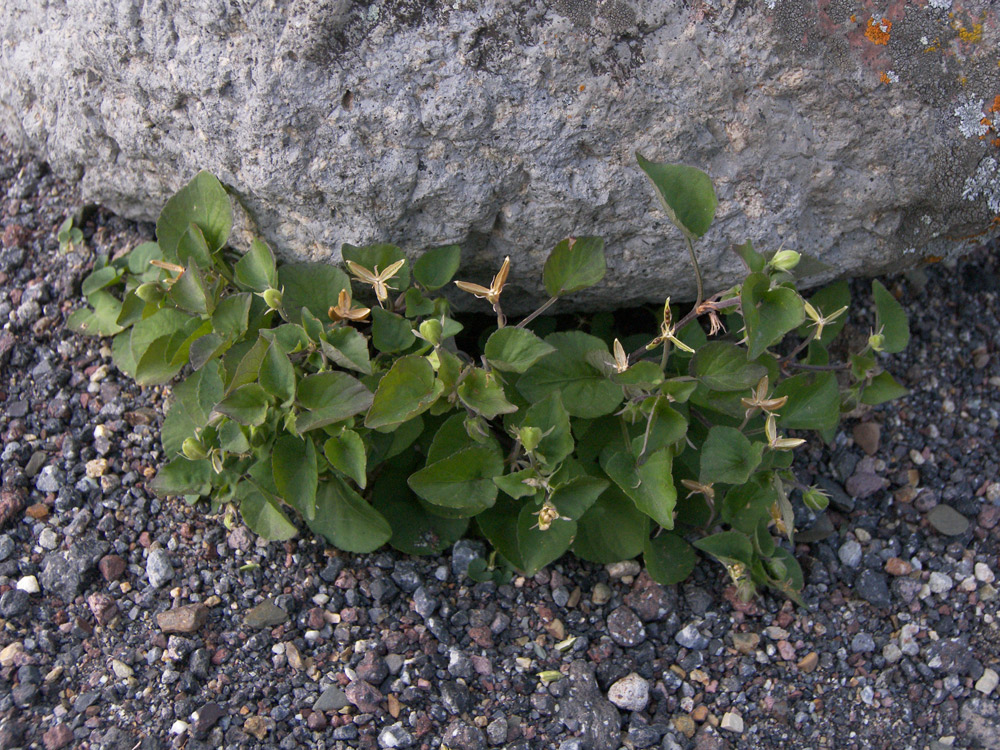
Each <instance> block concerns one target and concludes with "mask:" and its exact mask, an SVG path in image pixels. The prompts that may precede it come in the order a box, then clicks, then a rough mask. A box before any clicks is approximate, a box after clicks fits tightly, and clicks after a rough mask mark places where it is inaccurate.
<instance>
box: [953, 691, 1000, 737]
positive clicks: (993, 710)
mask: <svg viewBox="0 0 1000 750" xmlns="http://www.w3.org/2000/svg"><path fill="white" fill-rule="evenodd" d="M960 715H961V717H962V721H964V722H965V723H966V734H967V736H968V739H971V740H973V741H974V742H976V743H978V746H979V747H982V748H983V749H984V750H1000V703H997V702H996V701H994V700H990V699H989V698H980V697H975V698H970V699H969V700H967V701H965V703H963V704H962V710H961V712H960Z"/></svg>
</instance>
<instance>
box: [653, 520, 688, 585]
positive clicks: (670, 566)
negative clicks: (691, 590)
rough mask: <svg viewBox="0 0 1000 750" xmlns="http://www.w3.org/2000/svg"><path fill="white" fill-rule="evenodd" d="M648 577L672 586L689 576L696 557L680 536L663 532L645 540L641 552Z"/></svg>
mask: <svg viewBox="0 0 1000 750" xmlns="http://www.w3.org/2000/svg"><path fill="white" fill-rule="evenodd" d="M642 559H643V562H645V563H646V571H647V572H648V573H649V577H650V578H652V579H653V580H654V581H656V582H657V583H661V584H663V585H664V586H673V585H674V584H677V583H680V582H681V581H683V580H684V579H686V578H687V577H688V576H689V575H691V571H692V570H694V566H695V564H696V563H697V562H698V556H697V555H696V554H695V551H694V549H693V548H692V547H691V545H690V544H688V543H687V542H686V541H684V538H683V537H682V536H681V535H680V534H674V533H672V532H665V533H662V534H659V535H658V536H655V537H653V538H652V539H647V540H646V546H645V549H643V551H642Z"/></svg>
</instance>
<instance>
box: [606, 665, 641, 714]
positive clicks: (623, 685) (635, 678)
mask: <svg viewBox="0 0 1000 750" xmlns="http://www.w3.org/2000/svg"><path fill="white" fill-rule="evenodd" d="M608 700H610V701H611V702H612V703H614V704H615V705H616V706H618V708H621V709H624V710H626V711H642V710H644V709H645V708H646V704H648V703H649V683H648V682H646V680H645V679H643V678H642V676H640V675H638V674H636V673H635V672H631V673H629V674H627V675H625V676H624V677H622V678H621V679H620V680H618V681H617V682H616V683H615V684H614V685H612V686H611V689H610V690H608Z"/></svg>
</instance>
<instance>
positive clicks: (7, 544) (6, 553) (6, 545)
mask: <svg viewBox="0 0 1000 750" xmlns="http://www.w3.org/2000/svg"><path fill="white" fill-rule="evenodd" d="M13 552H14V540H13V539H11V538H10V537H9V536H8V535H7V534H4V535H3V536H0V562H3V561H4V560H6V559H7V558H8V557H10V556H11V554H12V553H13Z"/></svg>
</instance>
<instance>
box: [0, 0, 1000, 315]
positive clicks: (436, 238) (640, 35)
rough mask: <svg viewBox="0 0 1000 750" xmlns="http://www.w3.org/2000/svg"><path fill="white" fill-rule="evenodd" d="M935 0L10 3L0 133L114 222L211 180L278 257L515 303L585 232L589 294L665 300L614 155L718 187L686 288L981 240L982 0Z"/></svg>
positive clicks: (987, 131) (655, 226)
mask: <svg viewBox="0 0 1000 750" xmlns="http://www.w3.org/2000/svg"><path fill="white" fill-rule="evenodd" d="M716 5H718V7H717V8H716ZM950 5H951V4H950V3H941V2H931V3H926V4H919V5H912V4H908V5H907V6H906V7H905V8H904V7H903V6H902V5H901V4H900V5H899V7H897V4H893V5H892V6H891V10H889V11H886V13H887V15H886V16H885V18H884V19H883V18H882V17H881V16H879V17H878V18H876V17H873V16H870V15H869V13H868V12H864V13H861V12H857V13H856V14H855V15H853V16H852V15H851V14H852V13H855V10H853V9H852V7H849V5H848V4H843V3H834V4H832V5H830V6H829V7H828V5H827V4H820V5H819V6H818V7H817V5H816V4H815V3H809V2H803V1H802V0H777V1H775V0H770V1H769V2H763V3H722V4H713V5H711V6H705V7H703V6H702V4H699V3H691V4H687V5H684V6H679V7H678V6H674V5H672V4H665V3H662V2H659V1H658V0H635V2H629V3H625V2H620V1H615V2H595V0H557V1H556V2H551V3H541V2H537V0H518V1H517V2H513V3H467V2H463V3H416V2H412V0H391V1H390V2H387V3H384V4H382V5H371V4H370V3H350V2H346V1H345V0H329V1H328V2H322V3H309V2H284V3H256V4H231V3H220V2H212V1H210V0H195V1H193V2H187V1H185V2H181V0H168V1H167V2H161V3H141V2H138V1H137V0H126V2H121V3H106V4H100V5H99V6H97V7H94V8H88V11H87V12H86V13H81V12H77V11H75V10H74V9H73V6H72V4H71V3H69V2H67V0H57V1H56V2H53V3H47V4H44V5H43V4H39V3H37V2H34V1H33V0H8V1H7V2H5V3H4V4H3V6H2V10H0V129H2V130H3V132H5V133H6V134H8V136H9V137H11V139H12V140H13V141H14V143H15V145H17V146H18V147H21V148H32V149H34V150H36V151H38V152H40V153H42V154H43V155H44V157H45V158H46V159H47V160H48V161H49V162H50V163H51V164H52V166H53V168H54V169H55V170H56V172H58V173H60V174H62V175H73V176H76V175H82V193H83V195H84V197H85V198H86V199H88V200H95V201H99V202H102V203H104V204H106V205H108V206H110V207H112V208H113V209H114V210H116V211H118V212H120V213H122V214H124V215H127V216H131V217H141V218H144V219H150V218H154V217H155V216H156V214H157V212H158V211H159V208H160V207H161V206H162V204H163V202H164V200H165V199H166V198H167V197H168V195H169V194H171V193H172V192H173V191H174V190H175V189H177V188H178V187H180V185H181V184H183V183H184V182H186V181H187V180H188V179H190V178H191V177H192V176H194V174H195V173H196V172H197V171H198V170H199V169H203V168H204V169H209V170H211V171H213V172H215V173H217V174H218V175H219V177H220V178H221V179H222V180H223V181H224V182H225V183H227V184H229V185H231V186H232V188H233V190H234V191H235V194H236V195H237V196H239V198H240V200H241V202H242V203H243V204H244V205H245V206H246V207H247V209H248V211H249V213H250V215H251V216H252V217H253V219H254V220H255V222H256V224H257V225H258V226H259V227H260V230H261V231H262V232H263V234H264V236H265V237H266V239H267V240H269V241H270V242H271V243H272V244H273V245H274V246H275V247H276V248H278V249H279V250H280V251H281V252H282V254H284V255H286V256H297V257H300V258H304V257H311V258H337V257H339V249H340V246H341V243H343V242H350V243H353V244H364V243H367V242H371V241H391V242H398V243H400V244H403V245H405V246H406V247H407V248H408V249H411V250H418V249H421V248H424V247H427V246H430V245H434V244H440V243H444V242H459V243H461V244H462V245H463V246H464V247H465V248H466V249H467V251H471V252H472V253H473V254H474V255H475V256H476V260H475V261H474V262H472V263H470V264H469V270H470V271H472V272H474V273H473V275H474V276H475V277H476V278H479V279H486V280H488V276H489V275H490V274H492V273H494V272H495V270H496V268H497V267H499V260H500V259H501V258H502V257H503V256H504V255H506V254H510V255H512V256H514V258H515V266H514V270H513V272H512V276H511V286H512V287H521V288H522V290H523V291H525V292H528V293H530V294H532V295H534V296H536V297H537V296H540V292H541V285H540V276H541V274H540V273H539V271H540V269H541V266H542V263H543V261H544V258H545V254H546V253H547V252H548V251H549V250H550V249H551V247H552V246H553V245H554V244H555V243H556V242H557V241H558V240H560V239H562V238H564V237H567V236H571V235H573V236H579V235H587V234H599V235H602V236H604V237H605V239H606V240H607V248H608V258H609V263H610V267H611V272H610V273H609V274H608V276H607V278H606V279H605V282H604V283H603V285H602V287H601V288H600V292H599V293H600V294H601V300H602V301H603V303H604V304H606V305H616V306H617V305H621V304H622V303H627V302H629V301H637V300H640V299H642V300H654V299H656V300H662V299H663V296H664V294H665V292H669V293H671V294H673V296H674V298H675V299H677V298H680V297H683V296H685V295H686V296H692V295H693V292H694V287H693V281H692V279H691V274H690V272H689V270H688V267H687V263H686V262H685V260H684V259H685V249H684V246H683V244H682V239H681V236H680V235H679V233H678V232H676V231H675V230H673V229H668V227H667V223H666V221H665V219H664V217H663V214H662V212H661V211H660V209H659V208H658V207H657V205H656V202H655V201H654V199H653V197H652V195H651V193H650V190H649V188H648V186H647V185H646V180H645V177H644V176H643V175H642V173H641V172H640V170H639V169H638V168H637V166H636V163H635V159H634V157H633V155H632V154H633V151H634V150H636V149H638V150H639V151H641V152H643V153H644V154H645V155H647V156H648V157H650V158H655V159H658V160H663V161H668V160H670V161H685V162H687V163H690V164H693V165H696V166H698V167H701V168H703V169H706V170H707V171H708V172H709V173H710V174H711V175H712V176H713V178H714V179H715V180H716V182H717V189H718V194H719V197H720V206H719V210H718V218H719V220H718V221H717V224H716V226H715V227H713V229H712V230H711V232H710V233H709V234H708V235H707V236H706V238H705V242H704V243H703V245H702V248H703V249H702V251H701V252H702V256H703V267H704V268H705V270H706V273H707V277H708V278H707V285H708V288H709V289H715V288H718V287H720V286H721V285H722V284H723V281H724V280H725V281H731V280H732V278H733V274H734V273H736V272H737V271H738V269H739V267H740V266H739V262H738V261H737V259H736V257H735V256H734V255H733V254H731V253H730V252H729V250H728V248H729V247H730V244H731V242H735V241H743V240H747V239H750V240H753V241H754V243H755V245H758V246H759V247H762V248H770V249H774V248H777V247H778V246H779V245H784V246H785V247H787V248H792V249H800V250H806V251H808V252H810V253H814V254H818V255H819V256H820V257H821V258H822V259H823V260H824V261H826V262H827V263H830V264H832V265H833V266H835V267H836V268H838V269H839V270H841V271H843V272H854V273H858V272H863V273H872V272H876V271H878V270H880V269H885V268H887V267H890V266H898V265H900V263H901V262H916V261H917V260H919V259H921V258H923V257H926V256H928V255H944V254H948V253H949V252H952V251H954V250H956V249H957V248H959V247H961V246H965V245H966V244H968V243H965V242H959V241H957V240H956V239H954V238H958V237H976V240H970V242H972V241H975V242H978V241H980V240H981V239H982V235H983V234H984V233H986V234H993V235H995V234H996V233H997V231H998V229H997V227H996V226H990V220H991V218H992V216H994V215H996V214H998V213H1000V166H998V158H997V157H998V152H1000V149H998V147H997V146H996V145H995V144H994V142H993V141H994V139H996V137H997V136H996V132H995V130H992V129H991V128H992V127H993V126H988V125H985V124H983V122H982V121H983V119H984V116H985V115H987V114H988V113H987V110H988V108H989V107H990V106H991V105H992V103H993V97H994V96H995V94H996V92H997V91H998V90H1000V69H998V68H997V65H996V57H995V50H996V49H997V47H998V45H1000V24H998V23H997V16H998V12H1000V11H998V10H997V8H996V7H995V5H994V4H993V3H991V2H987V1H986V0H978V1H975V2H967V3H964V4H963V7H962V11H961V13H959V14H958V16H956V17H955V18H952V17H951V16H949V15H948V12H947V7H950ZM161 31H162V33H161ZM263 50H267V53H266V54H262V51H263ZM43 60H44V61H45V64H44V65H41V64H39V61H43ZM960 81H961V83H959V82H960ZM931 196H932V197H931ZM516 292H517V290H516V289H512V290H511V293H509V297H508V299H509V302H510V303H514V299H513V298H514V294H515V293H516ZM595 299H596V298H595V297H592V296H588V294H582V295H580V296H579V297H577V298H576V299H575V304H577V305H578V306H587V305H590V304H593V303H594V302H595ZM512 307H513V304H512Z"/></svg>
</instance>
